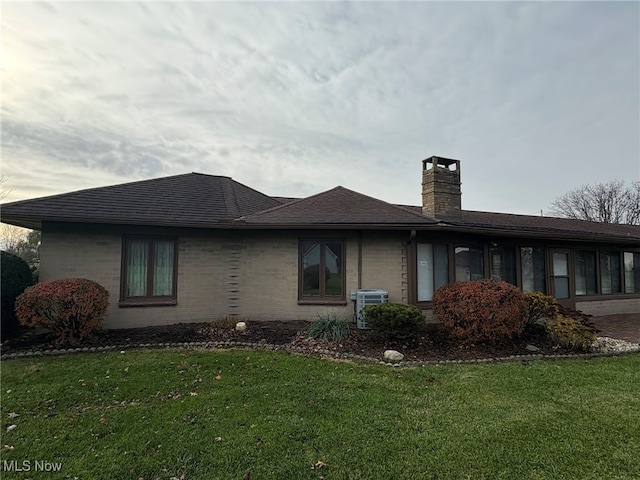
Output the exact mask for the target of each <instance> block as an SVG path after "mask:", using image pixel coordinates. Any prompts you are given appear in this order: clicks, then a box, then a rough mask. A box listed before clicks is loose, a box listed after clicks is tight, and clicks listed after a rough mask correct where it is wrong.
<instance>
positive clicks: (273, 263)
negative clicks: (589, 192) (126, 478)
mask: <svg viewBox="0 0 640 480" xmlns="http://www.w3.org/2000/svg"><path fill="white" fill-rule="evenodd" d="M460 197H461V191H460V162H459V161H458V160H450V159H444V158H439V157H430V158H428V159H426V160H424V161H423V162H422V206H415V207H412V206H401V205H392V204H390V203H386V202H384V201H381V200H378V199H375V198H372V197H368V196H366V195H362V194H360V193H356V192H354V191H351V190H348V189H346V188H343V187H336V188H333V189H331V190H328V191H326V192H322V193H319V194H317V195H313V196H311V197H307V198H301V199H288V198H280V197H270V196H267V195H264V194H262V193H260V192H258V191H256V190H253V189H251V188H249V187H247V186H245V185H242V184H240V183H238V182H235V181H234V180H232V179H231V178H228V177H221V176H212V175H202V174H197V173H191V174H185V175H177V176H171V177H165V178H158V179H152V180H146V181H139V182H133V183H127V184H122V185H114V186H109V187H101V188H94V189H89V190H82V191H76V192H72V193H67V194H62V195H55V196H50V197H44V198H36V199H32V200H25V201H20V202H13V203H9V204H6V205H4V206H3V207H2V211H1V218H2V221H3V222H6V223H10V224H13V225H19V226H22V227H27V228H32V229H40V230H41V231H42V246H41V267H40V279H41V280H50V279H56V278H66V277H85V278H89V279H92V280H95V281H96V282H99V283H100V284H101V285H103V286H104V287H105V288H107V290H109V292H110V295H111V297H110V303H111V305H110V307H109V312H108V317H107V320H106V326H107V327H111V328H126V327H138V326H147V325H158V324H171V323H179V322H200V321H210V320H212V319H215V318H217V317H219V316H224V315H237V316H239V317H248V318H250V319H253V320H313V319H316V318H317V316H318V315H319V314H326V313H330V312H331V313H338V314H344V315H351V314H353V312H354V304H353V301H352V300H351V299H350V292H351V291H354V290H358V289H384V290H387V291H388V293H389V301H391V302H401V303H409V304H414V305H417V306H419V307H420V308H421V309H423V310H425V311H426V312H427V314H428V313H429V311H430V301H431V298H432V295H433V292H434V290H436V289H437V288H438V287H439V286H440V285H442V284H444V283H446V282H452V281H466V280H473V279H479V278H496V279H502V280H505V281H508V282H511V283H513V284H515V285H517V286H518V287H520V288H521V289H523V290H525V291H542V292H545V293H548V294H552V295H555V296H556V297H557V298H558V299H559V300H560V301H561V302H562V303H563V304H565V305H567V306H571V307H574V308H577V309H579V310H582V311H584V312H585V313H591V314H596V315H608V314H615V313H638V316H639V318H640V226H630V225H612V224H601V223H592V222H585V221H579V220H568V219H560V218H551V217H542V216H540V217H538V216H525V215H511V214H502V213H489V212H477V211H468V210H462V209H461V202H460Z"/></svg>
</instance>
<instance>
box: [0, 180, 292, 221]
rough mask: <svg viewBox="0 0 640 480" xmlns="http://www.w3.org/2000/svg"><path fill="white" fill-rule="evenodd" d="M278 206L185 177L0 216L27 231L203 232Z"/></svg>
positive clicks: (58, 199) (247, 191) (67, 197)
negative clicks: (155, 228) (142, 228)
mask: <svg viewBox="0 0 640 480" xmlns="http://www.w3.org/2000/svg"><path fill="white" fill-rule="evenodd" d="M277 205H280V203H279V202H278V201H277V200H275V199H273V198H271V197H269V196H267V195H264V194H262V193H260V192H258V191H256V190H253V189H252V188H249V187H247V186H245V185H243V184H241V183H238V182H236V181H235V180H232V179H231V178H229V177H221V176H214V175H203V174H199V173H188V174H184V175H175V176H171V177H163V178H157V179H152V180H143V181H139V182H131V183H125V184H121V185H113V186H109V187H100V188H92V189H89V190H80V191H76V192H71V193H65V194H61V195H53V196H50V197H42V198H36V199H33V200H24V201H20V202H13V203H8V204H6V205H3V206H2V212H1V214H2V221H3V222H7V223H14V224H18V225H22V226H27V227H29V228H40V225H41V222H42V221H43V220H53V221H56V220H57V221H67V222H95V223H126V224H139V225H167V226H169V225H172V226H195V227H206V226H213V225H215V224H218V223H220V222H230V221H231V220H232V219H234V218H237V217H239V216H242V215H246V214H249V213H253V212H257V211H260V210H264V209H267V208H271V207H274V206H277Z"/></svg>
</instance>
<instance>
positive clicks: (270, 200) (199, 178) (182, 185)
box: [0, 173, 640, 245]
mask: <svg viewBox="0 0 640 480" xmlns="http://www.w3.org/2000/svg"><path fill="white" fill-rule="evenodd" d="M0 213H1V216H2V221H3V222H6V223H11V224H14V225H19V226H24V227H28V228H40V227H41V224H42V221H65V222H84V223H112V224H137V225H157V226H179V227H200V228H214V227H224V228H351V227H353V228H379V229H399V228H402V229H411V230H439V231H460V232H463V231H466V232H477V233H483V234H497V235H498V234H499V235H508V236H519V237H546V238H565V239H576V240H582V241H603V242H606V241H616V242H625V243H630V244H633V245H638V244H640V226H632V225H617V224H606V223H596V222H586V221H581V220H571V219H565V218H554V217H541V216H540V217H539V216H532V215H514V214H506V213H491V212H476V211H469V210H463V211H462V212H461V216H460V218H458V219H455V218H438V219H436V218H433V217H428V216H425V215H423V213H422V209H421V207H415V206H403V205H392V204H390V203H387V202H384V201H382V200H378V199H376V198H372V197H369V196H367V195H363V194H360V193H357V192H354V191H352V190H348V189H346V188H344V187H336V188H333V189H331V190H327V191H326V192H322V193H319V194H317V195H313V196H311V197H307V198H301V199H292V198H284V197H269V196H267V195H264V194H262V193H260V192H258V191H256V190H253V189H252V188H249V187H247V186H245V185H242V184H241V183H238V182H236V181H234V180H232V179H231V178H229V177H221V176H214V175H203V174H198V173H190V174H184V175H176V176H172V177H164V178H158V179H153V180H144V181H140V182H132V183H126V184H122V185H114V186H109V187H100V188H93V189H89V190H80V191H77V192H71V193H66V194H62V195H54V196H50V197H43V198H36V199H33V200H24V201H20V202H13V203H8V204H6V205H3V206H2V210H1V212H0Z"/></svg>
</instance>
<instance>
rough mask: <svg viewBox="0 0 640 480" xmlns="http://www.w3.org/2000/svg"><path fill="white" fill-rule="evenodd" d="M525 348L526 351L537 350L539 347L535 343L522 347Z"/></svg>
mask: <svg viewBox="0 0 640 480" xmlns="http://www.w3.org/2000/svg"><path fill="white" fill-rule="evenodd" d="M524 349H525V350H527V351H528V352H539V351H540V349H539V348H538V347H536V346H535V345H531V344H529V345H527V346H526V347H524Z"/></svg>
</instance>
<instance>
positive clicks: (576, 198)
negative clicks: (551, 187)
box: [550, 180, 640, 225]
mask: <svg viewBox="0 0 640 480" xmlns="http://www.w3.org/2000/svg"><path fill="white" fill-rule="evenodd" d="M550 212H551V214H552V215H555V216H558V217H564V218H573V219H577V220H589V221H591V222H602V223H626V224H629V225H640V181H637V182H633V183H632V184H631V186H629V187H625V185H624V182H622V181H620V180H614V181H611V182H609V183H598V184H596V185H583V186H581V187H578V188H575V189H573V190H570V191H569V192H567V193H565V194H564V195H561V196H560V197H558V198H556V199H555V200H554V201H553V203H552V204H551V210H550Z"/></svg>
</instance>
